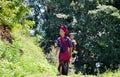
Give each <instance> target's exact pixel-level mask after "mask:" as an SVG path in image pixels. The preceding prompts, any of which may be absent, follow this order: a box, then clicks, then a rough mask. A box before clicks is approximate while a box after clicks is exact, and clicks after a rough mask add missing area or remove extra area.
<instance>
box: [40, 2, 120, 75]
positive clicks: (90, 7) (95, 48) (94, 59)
mask: <svg viewBox="0 0 120 77" xmlns="http://www.w3.org/2000/svg"><path fill="white" fill-rule="evenodd" d="M119 4H120V2H119V1H118V0H64V1H61V0H57V1H56V0H46V5H45V7H46V12H45V13H44V18H45V19H44V20H45V23H44V24H43V26H42V27H43V30H45V34H46V35H45V37H44V40H45V41H43V42H42V44H41V46H42V47H43V48H44V49H45V52H46V53H48V52H49V51H50V50H51V45H54V43H55V40H56V39H57V37H58V36H59V28H60V25H61V24H66V25H67V26H68V29H69V32H76V33H77V35H76V40H77V43H78V44H77V50H78V56H79V61H78V62H77V63H76V73H77V72H78V71H82V72H83V73H84V74H95V73H96V72H97V71H95V69H96V63H99V64H100V67H99V69H100V72H101V73H102V72H105V71H106V70H107V69H111V70H115V69H118V68H119V64H120V52H119V51H120V36H119V33H120V8H119V7H120V6H119ZM78 68H79V69H78Z"/></svg>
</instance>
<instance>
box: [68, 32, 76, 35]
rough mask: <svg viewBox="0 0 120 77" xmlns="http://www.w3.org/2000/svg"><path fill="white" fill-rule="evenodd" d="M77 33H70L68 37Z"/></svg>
mask: <svg viewBox="0 0 120 77" xmlns="http://www.w3.org/2000/svg"><path fill="white" fill-rule="evenodd" d="M76 34H77V33H75V32H72V33H70V34H69V35H76Z"/></svg>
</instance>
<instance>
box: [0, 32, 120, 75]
mask: <svg viewBox="0 0 120 77" xmlns="http://www.w3.org/2000/svg"><path fill="white" fill-rule="evenodd" d="M12 35H13V36H14V43H13V44H12V45H11V44H9V43H8V42H6V41H4V42H2V41H0V56H3V58H1V59H0V77H56V74H57V73H58V71H57V65H58V64H55V63H57V62H55V63H54V64H53V65H54V66H53V65H51V64H50V63H49V62H48V61H47V59H46V58H45V56H46V55H45V54H44V53H43V51H42V49H41V48H40V47H39V45H38V44H37V42H36V37H30V36H29V35H26V34H24V33H23V32H22V30H21V31H20V30H16V31H14V32H13V33H12ZM19 49H22V50H23V52H24V53H23V55H22V56H20V54H19ZM51 55H52V57H53V60H56V58H55V56H54V55H53V54H51ZM62 77H66V76H62ZM68 77H120V70H118V71H116V72H111V71H108V72H105V73H104V74H98V75H97V76H93V75H82V74H81V73H79V74H74V73H70V72H69V76H68Z"/></svg>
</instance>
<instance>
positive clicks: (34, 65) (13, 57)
mask: <svg viewBox="0 0 120 77" xmlns="http://www.w3.org/2000/svg"><path fill="white" fill-rule="evenodd" d="M12 35H13V36H14V42H13V44H12V45H11V44H9V43H8V42H2V41H0V56H1V60H0V76H1V77H3V76H5V77H26V76H28V77H29V76H31V75H33V74H38V75H39V77H40V76H41V75H43V74H45V75H55V73H57V69H56V68H55V67H54V66H52V65H50V64H49V63H48V61H47V60H46V58H45V55H44V54H43V52H42V50H41V49H40V48H39V46H38V45H37V43H36V39H35V40H33V39H32V38H31V37H29V36H26V34H24V33H23V30H18V29H17V30H14V31H13V32H12ZM20 49H21V50H22V51H23V55H20Z"/></svg>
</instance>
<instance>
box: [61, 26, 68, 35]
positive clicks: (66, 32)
mask: <svg viewBox="0 0 120 77" xmlns="http://www.w3.org/2000/svg"><path fill="white" fill-rule="evenodd" d="M60 29H62V30H63V31H64V32H65V34H66V35H67V34H68V29H67V26H66V25H61V27H60Z"/></svg>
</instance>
